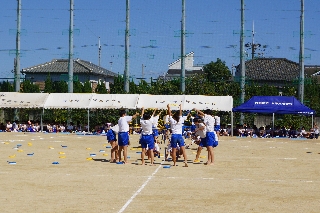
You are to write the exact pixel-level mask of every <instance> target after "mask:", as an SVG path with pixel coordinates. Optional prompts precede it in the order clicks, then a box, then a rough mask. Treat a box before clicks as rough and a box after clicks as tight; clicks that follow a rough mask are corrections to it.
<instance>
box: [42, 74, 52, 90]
mask: <svg viewBox="0 0 320 213" xmlns="http://www.w3.org/2000/svg"><path fill="white" fill-rule="evenodd" d="M44 83H45V85H44V92H45V93H53V92H54V89H53V82H52V80H51V78H50V74H49V75H48V76H47V79H46V80H45V82H44Z"/></svg>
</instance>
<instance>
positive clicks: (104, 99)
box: [89, 94, 139, 109]
mask: <svg viewBox="0 0 320 213" xmlns="http://www.w3.org/2000/svg"><path fill="white" fill-rule="evenodd" d="M138 98H139V95H138V94H129V95H127V94H93V96H92V99H91V101H90V104H89V109H119V108H127V109H135V108H136V106H137V100H138Z"/></svg>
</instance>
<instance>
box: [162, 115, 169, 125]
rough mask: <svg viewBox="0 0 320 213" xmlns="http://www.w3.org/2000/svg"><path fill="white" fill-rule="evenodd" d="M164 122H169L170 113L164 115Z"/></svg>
mask: <svg viewBox="0 0 320 213" xmlns="http://www.w3.org/2000/svg"><path fill="white" fill-rule="evenodd" d="M163 122H164V123H165V124H166V123H169V115H165V116H163Z"/></svg>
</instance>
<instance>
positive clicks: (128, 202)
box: [119, 163, 162, 213]
mask: <svg viewBox="0 0 320 213" xmlns="http://www.w3.org/2000/svg"><path fill="white" fill-rule="evenodd" d="M161 167H162V163H161V165H159V166H158V168H157V169H156V170H155V171H154V172H153V173H152V175H151V176H149V177H148V179H147V180H146V182H144V184H142V186H140V188H139V189H138V190H137V191H136V192H135V193H134V194H133V195H132V196H131V198H130V199H129V200H128V201H127V202H126V203H125V204H124V206H122V208H121V209H120V211H119V213H121V212H123V211H124V210H125V209H126V208H127V207H128V206H129V204H130V203H131V202H132V201H133V199H134V198H135V197H136V196H137V195H138V194H139V193H140V192H141V191H142V190H143V189H144V187H145V186H146V185H147V184H148V182H149V181H150V180H151V179H152V178H153V176H154V175H155V174H156V173H157V172H158V171H159V169H160V168H161Z"/></svg>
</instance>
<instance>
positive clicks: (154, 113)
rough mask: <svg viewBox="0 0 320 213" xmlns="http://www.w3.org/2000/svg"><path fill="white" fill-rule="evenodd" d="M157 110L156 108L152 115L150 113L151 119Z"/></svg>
mask: <svg viewBox="0 0 320 213" xmlns="http://www.w3.org/2000/svg"><path fill="white" fill-rule="evenodd" d="M157 109H158V108H155V109H154V111H153V113H152V116H151V117H153V116H154V114H155V113H156V111H157Z"/></svg>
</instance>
